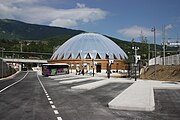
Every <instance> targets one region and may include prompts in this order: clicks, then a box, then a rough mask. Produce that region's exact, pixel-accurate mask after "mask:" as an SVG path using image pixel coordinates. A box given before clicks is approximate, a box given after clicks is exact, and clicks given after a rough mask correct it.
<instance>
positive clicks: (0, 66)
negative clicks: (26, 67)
mask: <svg viewBox="0 0 180 120" xmlns="http://www.w3.org/2000/svg"><path fill="white" fill-rule="evenodd" d="M15 72H16V70H15V69H14V68H12V67H10V66H9V65H7V64H6V63H5V62H4V61H2V59H1V58H0V78H2V77H7V76H9V75H11V74H13V73H15Z"/></svg>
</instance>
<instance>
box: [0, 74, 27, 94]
mask: <svg viewBox="0 0 180 120" xmlns="http://www.w3.org/2000/svg"><path fill="white" fill-rule="evenodd" d="M28 73H29V71H28V72H27V73H26V74H25V75H24V77H22V78H21V79H20V80H18V81H16V82H14V83H13V84H11V85H9V86H7V87H5V88H3V89H2V90H0V93H1V92H3V91H5V90H6V89H8V88H10V87H12V86H13V85H15V84H17V83H19V82H21V81H22V80H23V79H24V78H25V77H26V76H27V75H28Z"/></svg>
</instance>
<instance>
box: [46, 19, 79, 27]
mask: <svg viewBox="0 0 180 120" xmlns="http://www.w3.org/2000/svg"><path fill="white" fill-rule="evenodd" d="M49 25H50V26H61V27H71V26H76V25H77V22H76V21H74V20H71V19H64V20H63V19H56V20H54V21H52V22H51V23H50V24H49Z"/></svg>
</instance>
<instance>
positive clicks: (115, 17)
mask: <svg viewBox="0 0 180 120" xmlns="http://www.w3.org/2000/svg"><path fill="white" fill-rule="evenodd" d="M0 19H15V20H20V21H23V22H27V23H33V24H41V25H48V26H58V27H65V28H70V29H78V30H84V31H87V32H98V33H101V34H104V35H108V36H111V37H115V38H118V39H121V40H125V41H131V40H132V39H133V38H134V40H135V41H137V42H139V41H140V40H141V37H140V36H142V35H143V36H144V37H147V40H148V42H150V43H153V36H154V33H153V32H152V31H151V29H152V28H153V27H155V29H156V40H157V43H158V44H161V43H162V26H164V28H165V38H166V41H169V42H174V41H177V40H178V38H180V0H0ZM179 41H180V40H179Z"/></svg>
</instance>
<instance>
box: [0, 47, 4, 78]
mask: <svg viewBox="0 0 180 120" xmlns="http://www.w3.org/2000/svg"><path fill="white" fill-rule="evenodd" d="M0 49H1V52H2V53H1V58H2V63H1V67H2V68H1V70H2V71H1V72H2V73H1V74H2V76H1V77H2V78H3V74H4V71H3V51H4V50H5V48H3V47H1V48H0Z"/></svg>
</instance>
